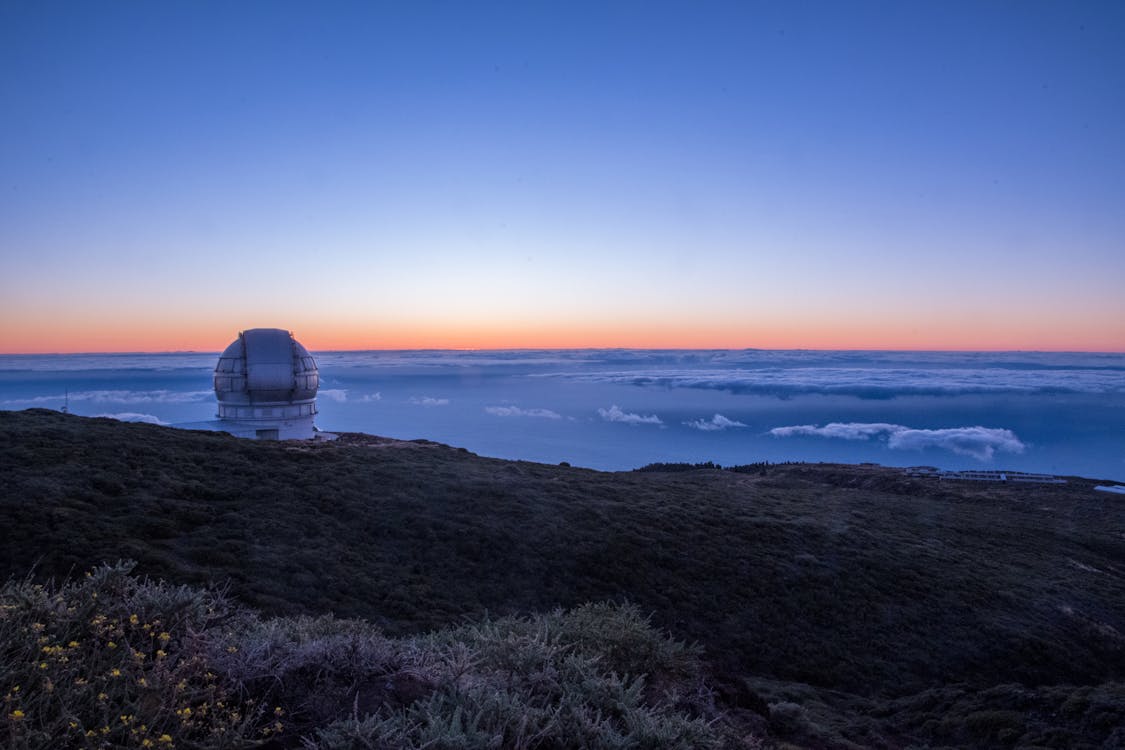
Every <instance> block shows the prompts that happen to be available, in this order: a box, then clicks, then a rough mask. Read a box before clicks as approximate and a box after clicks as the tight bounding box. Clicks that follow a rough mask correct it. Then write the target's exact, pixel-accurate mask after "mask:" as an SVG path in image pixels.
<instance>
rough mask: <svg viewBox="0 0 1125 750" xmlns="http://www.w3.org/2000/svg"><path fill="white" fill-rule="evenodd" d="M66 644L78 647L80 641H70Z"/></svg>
mask: <svg viewBox="0 0 1125 750" xmlns="http://www.w3.org/2000/svg"><path fill="white" fill-rule="evenodd" d="M66 645H67V646H68V647H70V648H78V641H71V642H70V643H68V644H66Z"/></svg>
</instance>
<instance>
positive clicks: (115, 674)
mask: <svg viewBox="0 0 1125 750" xmlns="http://www.w3.org/2000/svg"><path fill="white" fill-rule="evenodd" d="M109 676H110V677H120V676H121V670H120V669H118V668H117V667H114V668H113V669H111V670H110V671H109Z"/></svg>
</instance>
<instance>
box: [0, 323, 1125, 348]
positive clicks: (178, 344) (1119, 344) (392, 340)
mask: <svg viewBox="0 0 1125 750" xmlns="http://www.w3.org/2000/svg"><path fill="white" fill-rule="evenodd" d="M271 325H272V326H276V327H288V328H289V329H290V330H292V331H293V333H294V335H295V336H296V337H297V338H298V340H300V341H301V343H303V344H304V345H305V346H306V347H307V348H308V349H309V350H311V351H314V352H316V351H365V350H410V349H450V350H499V349H810V350H888V351H892V350H893V351H1073V352H1079V351H1081V352H1115V353H1116V352H1125V335H1123V336H1120V337H1118V336H1113V335H1110V336H1106V335H1105V333H1104V332H1102V333H1101V334H1100V335H1099V333H1098V332H1092V331H1091V332H1086V333H1085V335H1078V336H1073V335H1068V332H1066V331H1062V330H1056V331H1043V330H1039V331H1036V332H1027V333H1025V332H1016V331H998V330H993V331H979V330H978V331H970V332H968V333H966V332H965V331H964V330H956V331H945V330H940V329H937V328H932V329H927V330H924V331H916V330H911V329H905V330H904V328H903V327H892V326H885V327H883V328H882V329H880V330H859V329H858V327H856V326H848V325H846V324H839V325H837V326H823V325H821V326H816V325H813V324H812V323H811V321H810V322H808V323H805V324H804V325H799V324H797V322H795V321H790V323H789V325H785V326H777V327H771V326H769V325H766V324H759V325H757V326H747V325H741V326H739V325H726V326H712V327H710V328H708V329H706V330H701V328H700V327H698V326H691V325H687V324H678V325H677V324H667V325H662V326H661V325H653V323H652V322H649V323H648V324H647V325H641V324H630V323H629V322H622V323H618V324H606V325H601V326H596V327H587V328H578V327H576V326H567V325H562V324H550V323H548V324H538V325H534V326H532V325H525V326H519V325H508V326H504V327H485V326H480V325H474V324H471V323H464V324H460V325H457V324H452V325H450V324H439V323H437V322H428V323H427V324H426V325H422V324H413V325H397V326H387V325H385V324H384V325H381V326H380V325H371V326H365V325H362V324H353V325H351V326H344V325H332V324H330V323H328V322H326V321H315V322H313V321H304V322H302V321H290V322H289V323H288V325H286V321H268V320H267V321H250V322H249V323H248V324H246V325H243V326H241V327H240V328H235V327H232V326H230V325H228V324H227V323H225V322H212V321H209V322H207V323H201V322H200V321H195V322H193V323H192V324H190V325H188V324H182V323H181V324H178V325H169V324H168V323H167V321H156V322H150V323H149V324H148V325H143V324H142V325H137V326H135V327H133V328H132V329H131V330H126V329H124V328H120V329H119V328H112V327H111V328H105V327H98V328H94V327H93V326H91V327H89V328H88V329H85V328H81V327H72V328H70V329H69V330H67V331H65V332H56V331H53V330H32V331H27V330H24V331H13V332H4V333H3V334H0V353H4V354H50V353H58V354H77V353H139V352H174V351H197V352H218V351H221V350H222V349H223V348H225V347H226V346H227V344H229V343H230V342H231V341H232V340H233V339H234V338H235V336H236V335H237V333H238V331H239V330H245V329H247V328H254V327H258V326H263V327H265V326H271ZM44 328H46V327H45V326H44Z"/></svg>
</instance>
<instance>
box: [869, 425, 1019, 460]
mask: <svg viewBox="0 0 1125 750" xmlns="http://www.w3.org/2000/svg"><path fill="white" fill-rule="evenodd" d="M887 445H888V446H889V447H891V448H896V449H901V450H921V449H922V448H930V447H936V448H944V449H946V450H950V451H953V452H954V453H959V454H960V455H962V456H972V457H973V458H976V459H979V460H981V461H988V460H991V458H992V456H993V455H994V454H995V453H996V451H1001V452H1003V453H1023V449H1024V447H1025V446H1024V444H1023V443H1022V442H1021V441H1020V439H1019V438H1018V437H1016V435H1015V433H1014V432H1012V431H1011V430H1000V429H992V428H988V427H955V428H952V429H946V430H901V431H899V432H896V433H894V434H892V435H891V436H890V439H889V440H888V441H887Z"/></svg>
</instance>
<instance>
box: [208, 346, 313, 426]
mask: <svg viewBox="0 0 1125 750" xmlns="http://www.w3.org/2000/svg"><path fill="white" fill-rule="evenodd" d="M319 387H320V374H319V372H318V371H317V367H316V361H315V360H314V359H313V358H312V355H310V354H309V352H308V350H307V349H305V347H303V346H301V344H300V342H298V341H297V340H296V339H295V338H293V334H292V333H290V332H289V331H284V330H282V329H280V328H251V329H250V330H248V331H242V332H241V333H239V334H238V338H237V339H235V340H234V341H233V342H231V345H230V346H228V347H227V348H226V350H225V351H224V352H223V353H222V354H221V355H219V362H218V364H216V365H215V398H216V399H217V400H218V402H219V413H218V417H219V422H218V424H217V425H216V428H217V429H220V430H222V431H224V432H229V433H230V434H232V435H235V436H237V437H248V438H255V439H258V440H308V439H311V438H312V437H314V435H315V433H316V427H315V425H314V424H313V418H314V417H316V413H317V411H316V392H317V389H318V388H319Z"/></svg>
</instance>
